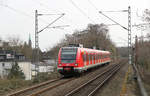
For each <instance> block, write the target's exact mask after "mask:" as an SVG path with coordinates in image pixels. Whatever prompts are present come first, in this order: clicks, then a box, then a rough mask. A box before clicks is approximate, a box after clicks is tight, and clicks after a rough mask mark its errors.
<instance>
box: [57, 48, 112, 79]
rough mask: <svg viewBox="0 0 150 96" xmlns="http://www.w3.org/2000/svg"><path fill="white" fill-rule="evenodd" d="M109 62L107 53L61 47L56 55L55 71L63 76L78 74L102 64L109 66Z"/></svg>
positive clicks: (108, 53)
mask: <svg viewBox="0 0 150 96" xmlns="http://www.w3.org/2000/svg"><path fill="white" fill-rule="evenodd" d="M110 61H111V59H110V52H109V51H102V50H95V49H88V48H81V47H62V48H60V50H59V53H58V65H57V70H58V72H59V73H60V74H62V75H64V76H65V75H72V74H74V73H77V74H78V73H82V72H84V71H86V70H88V69H90V68H93V67H96V66H99V65H102V64H106V63H107V64H109V63H110Z"/></svg>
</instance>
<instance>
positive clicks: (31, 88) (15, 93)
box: [7, 78, 62, 96]
mask: <svg viewBox="0 0 150 96" xmlns="http://www.w3.org/2000/svg"><path fill="white" fill-rule="evenodd" d="M60 79H62V78H59V79H54V80H49V81H46V82H42V83H40V84H38V85H34V86H32V87H28V88H26V89H23V90H19V91H17V92H14V93H11V94H8V95H7V96H18V95H19V94H22V93H25V92H27V91H30V90H34V89H36V88H39V87H41V86H45V85H47V84H49V83H53V82H55V81H58V80H60Z"/></svg>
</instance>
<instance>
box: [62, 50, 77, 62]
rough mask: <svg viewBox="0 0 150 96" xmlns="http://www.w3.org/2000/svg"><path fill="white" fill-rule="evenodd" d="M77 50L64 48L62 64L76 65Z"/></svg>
mask: <svg viewBox="0 0 150 96" xmlns="http://www.w3.org/2000/svg"><path fill="white" fill-rule="evenodd" d="M76 54H77V48H62V50H61V62H62V63H74V62H75V60H76Z"/></svg>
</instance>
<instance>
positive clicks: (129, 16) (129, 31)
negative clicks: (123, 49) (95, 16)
mask: <svg viewBox="0 0 150 96" xmlns="http://www.w3.org/2000/svg"><path fill="white" fill-rule="evenodd" d="M104 12H119V11H104ZM120 12H128V28H126V27H124V26H122V25H121V24H119V23H118V22H116V21H115V20H113V19H111V18H110V17H108V16H107V15H105V14H104V13H103V12H102V11H99V13H100V14H102V15H103V16H105V17H106V18H108V19H109V20H111V21H112V22H114V23H115V24H118V25H119V26H120V27H122V28H123V29H125V30H127V31H128V63H129V65H131V63H132V56H131V54H132V53H131V50H132V49H131V8H130V6H128V10H121V11H120Z"/></svg>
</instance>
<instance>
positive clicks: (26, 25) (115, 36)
mask: <svg viewBox="0 0 150 96" xmlns="http://www.w3.org/2000/svg"><path fill="white" fill-rule="evenodd" d="M72 1H73V3H75V4H76V5H77V7H78V8H80V9H81V10H82V12H81V10H79V9H77V8H76V7H75V6H74V5H73V3H72ZM149 4H150V0H0V5H1V6H0V37H2V39H6V38H7V37H9V36H18V37H20V38H21V39H22V40H25V41H27V40H28V37H29V33H30V34H31V39H32V43H33V44H34V20H35V19H34V14H35V10H36V9H37V10H38V11H39V13H41V14H60V13H65V15H64V16H63V17H62V18H61V19H60V20H58V21H57V22H56V23H55V24H53V25H52V26H60V25H70V27H66V28H64V30H61V29H46V30H45V31H43V32H41V33H40V34H39V37H40V40H39V44H40V48H41V49H42V50H45V49H46V48H49V47H52V46H54V45H55V44H56V43H58V42H59V41H60V40H61V39H62V38H64V36H65V34H72V33H73V31H74V30H83V29H85V28H86V27H87V24H89V23H92V24H100V23H105V24H112V23H113V22H111V21H110V20H108V19H107V18H105V17H104V16H102V15H100V14H99V13H98V10H99V11H116V10H127V8H128V6H129V5H130V6H131V10H132V24H135V23H136V24H138V23H140V20H139V19H140V18H138V17H137V16H136V14H138V15H141V14H142V11H143V10H144V9H146V8H147V9H150V5H149ZM93 5H94V6H93ZM105 14H107V15H108V16H109V17H111V18H112V19H114V20H115V21H117V22H119V23H120V24H121V25H123V26H125V27H127V24H128V23H127V20H128V19H127V16H128V15H127V13H126V12H125V13H114V12H113V13H112V12H111V13H110V12H109V13H105ZM58 16H59V15H49V16H40V17H39V30H40V29H42V28H43V27H45V26H46V25H47V24H48V23H50V22H52V21H53V20H55V19H56V18H57V17H58ZM109 29H110V36H111V39H112V40H113V41H114V42H115V43H116V45H117V46H125V45H127V41H126V40H127V31H126V30H124V29H122V28H121V27H120V26H110V27H109ZM132 34H133V37H134V36H135V34H137V35H141V32H140V31H137V30H135V28H133V32H132ZM120 42H121V43H122V42H123V44H121V43H120ZM33 46H34V45H33Z"/></svg>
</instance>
